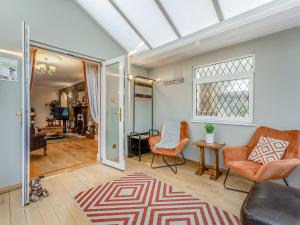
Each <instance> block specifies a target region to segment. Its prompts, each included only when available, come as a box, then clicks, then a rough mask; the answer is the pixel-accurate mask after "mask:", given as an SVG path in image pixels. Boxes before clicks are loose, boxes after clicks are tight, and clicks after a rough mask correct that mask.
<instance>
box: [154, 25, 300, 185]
mask: <svg viewBox="0 0 300 225" xmlns="http://www.w3.org/2000/svg"><path fill="white" fill-rule="evenodd" d="M299 40H300V28H294V29H291V30H286V31H283V32H280V33H276V34H273V35H270V36H266V37H263V38H259V39H256V40H252V41H248V42H246V43H243V44H239V45H235V46H232V47H228V48H224V49H221V50H218V51H214V52H210V53H207V54H204V55H200V56H196V57H193V58H190V59H187V60H184V61H180V62H176V63H173V64H170V65H166V66H163V67H160V68H156V69H152V70H150V71H149V75H150V76H151V77H153V78H161V79H162V80H163V79H166V78H172V77H176V76H184V78H185V82H184V83H183V84H178V85H170V86H163V85H162V83H158V84H157V85H156V88H155V96H154V97H155V101H154V102H155V126H156V128H160V126H161V125H162V123H163V121H164V120H166V119H177V120H186V121H188V122H189V126H190V143H189V145H188V147H187V149H186V150H185V155H186V157H187V158H188V159H191V160H195V161H199V152H198V151H197V149H196V148H195V147H194V146H193V145H192V142H194V141H196V140H198V139H203V138H204V132H203V123H192V122H191V119H192V67H193V66H197V65H202V64H206V63H213V62H217V61H220V60H226V59H230V58H233V57H238V56H243V55H247V54H250V53H255V66H256V71H255V88H254V90H255V91H254V92H255V97H254V111H255V112H254V123H255V126H234V125H221V124H218V125H216V133H215V135H216V141H218V142H224V143H226V144H227V145H245V144H246V143H247V142H248V140H249V138H250V136H251V135H252V134H253V132H254V131H255V129H256V128H257V127H258V126H261V125H267V126H270V127H274V128H278V129H300V103H299V100H298V99H299V97H300V88H299V85H300V75H299V63H300V58H299V55H300V41H299ZM207 153H208V152H207ZM206 159H207V163H212V155H211V154H207V158H206ZM220 159H221V157H220ZM221 163H222V166H223V162H222V159H221ZM289 181H290V183H291V184H292V185H296V186H300V170H298V171H296V172H294V173H293V174H292V175H291V177H290V178H289Z"/></svg>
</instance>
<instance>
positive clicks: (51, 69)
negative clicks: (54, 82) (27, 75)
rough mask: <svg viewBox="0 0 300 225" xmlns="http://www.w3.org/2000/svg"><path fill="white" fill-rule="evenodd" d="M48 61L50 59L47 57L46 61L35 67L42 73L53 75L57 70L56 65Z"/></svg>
mask: <svg viewBox="0 0 300 225" xmlns="http://www.w3.org/2000/svg"><path fill="white" fill-rule="evenodd" d="M47 61H48V58H45V62H46V63H41V64H38V65H36V66H35V69H36V70H37V71H38V72H39V74H41V75H50V76H52V75H53V74H54V73H55V71H56V67H55V66H51V65H48V63H47Z"/></svg>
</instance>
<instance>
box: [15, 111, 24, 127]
mask: <svg viewBox="0 0 300 225" xmlns="http://www.w3.org/2000/svg"><path fill="white" fill-rule="evenodd" d="M16 116H17V117H19V118H20V123H21V126H22V125H23V117H22V112H17V113H16Z"/></svg>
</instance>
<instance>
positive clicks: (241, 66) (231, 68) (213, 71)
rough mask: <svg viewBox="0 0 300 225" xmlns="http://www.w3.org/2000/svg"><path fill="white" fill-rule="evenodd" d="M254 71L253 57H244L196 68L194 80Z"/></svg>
mask: <svg viewBox="0 0 300 225" xmlns="http://www.w3.org/2000/svg"><path fill="white" fill-rule="evenodd" d="M253 70H254V64H253V56H252V55H250V56H244V57H241V58H237V59H231V60H227V61H223V62H218V63H213V64H209V65H203V66H199V67H195V69H194V79H201V78H207V77H220V76H224V75H228V74H235V73H241V72H250V71H253Z"/></svg>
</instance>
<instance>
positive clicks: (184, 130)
mask: <svg viewBox="0 0 300 225" xmlns="http://www.w3.org/2000/svg"><path fill="white" fill-rule="evenodd" d="M160 133H161V132H160ZM160 140H161V136H160V134H159V135H157V136H154V137H150V138H149V141H148V142H149V146H150V149H151V152H152V153H153V158H152V162H151V167H152V168H153V169H156V168H162V167H169V168H170V169H171V170H172V171H173V172H174V173H177V166H179V165H183V164H185V158H184V155H183V150H184V148H185V146H186V145H187V143H188V142H189V130H188V124H187V122H186V121H182V122H181V126H180V143H179V145H178V146H177V147H176V148H175V149H174V150H173V149H163V148H155V145H156V144H157V143H159V142H160ZM179 154H181V156H182V159H183V161H182V162H180V163H177V162H176V158H177V156H178V155H179ZM157 155H162V156H163V161H164V162H165V164H166V165H164V166H156V167H154V166H153V162H154V158H155V156H157ZM165 156H168V157H173V158H174V164H169V163H168V162H167V161H166V160H165ZM173 166H174V168H175V169H174V168H173Z"/></svg>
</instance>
